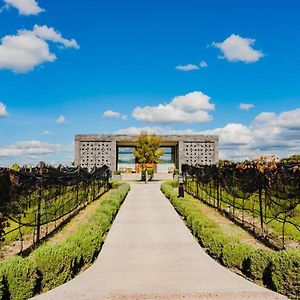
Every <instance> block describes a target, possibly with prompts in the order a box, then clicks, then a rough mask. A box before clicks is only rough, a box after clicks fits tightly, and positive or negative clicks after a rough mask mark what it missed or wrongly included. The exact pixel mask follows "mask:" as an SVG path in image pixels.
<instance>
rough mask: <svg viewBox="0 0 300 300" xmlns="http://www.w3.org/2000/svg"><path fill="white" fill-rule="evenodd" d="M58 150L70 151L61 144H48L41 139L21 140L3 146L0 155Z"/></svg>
mask: <svg viewBox="0 0 300 300" xmlns="http://www.w3.org/2000/svg"><path fill="white" fill-rule="evenodd" d="M58 151H69V148H68V147H67V146H64V145H60V144H53V145H52V144H48V143H43V142H41V141H36V140H33V141H20V142H16V143H15V144H11V145H8V146H4V147H1V149H0V157H14V156H28V155H37V154H50V153H54V152H58Z"/></svg>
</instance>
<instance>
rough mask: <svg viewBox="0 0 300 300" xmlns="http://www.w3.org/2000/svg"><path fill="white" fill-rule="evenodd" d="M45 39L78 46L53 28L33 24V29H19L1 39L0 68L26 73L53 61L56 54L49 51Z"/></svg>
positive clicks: (65, 45)
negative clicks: (15, 32)
mask: <svg viewBox="0 0 300 300" xmlns="http://www.w3.org/2000/svg"><path fill="white" fill-rule="evenodd" d="M51 33H52V35H51ZM59 37H60V38H59ZM45 40H50V41H52V42H55V43H60V44H62V45H63V46H64V47H73V48H76V49H78V47H79V46H78V44H77V43H76V41H75V40H73V39H72V40H67V39H64V38H62V37H61V35H60V33H58V32H56V31H55V30H54V29H53V28H48V27H47V26H38V25H35V26H34V29H33V31H30V30H19V31H18V32H17V34H16V35H6V36H4V37H3V38H2V39H1V44H0V69H7V70H11V71H13V72H15V73H26V72H29V71H32V70H33V69H34V68H35V67H36V66H38V65H41V64H43V63H46V62H54V61H55V60H56V56H55V54H53V53H51V52H50V50H49V45H48V43H47V42H46V41H45Z"/></svg>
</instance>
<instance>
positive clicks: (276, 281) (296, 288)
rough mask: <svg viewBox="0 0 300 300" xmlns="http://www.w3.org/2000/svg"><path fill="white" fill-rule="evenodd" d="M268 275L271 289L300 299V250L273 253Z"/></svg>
mask: <svg viewBox="0 0 300 300" xmlns="http://www.w3.org/2000/svg"><path fill="white" fill-rule="evenodd" d="M270 275H271V286H270V287H271V288H273V289H274V290H275V291H277V292H279V293H282V294H285V295H287V296H288V297H291V298H294V299H300V249H299V248H297V249H290V250H286V251H280V252H277V253H275V255H273V259H272V262H271V268H270Z"/></svg>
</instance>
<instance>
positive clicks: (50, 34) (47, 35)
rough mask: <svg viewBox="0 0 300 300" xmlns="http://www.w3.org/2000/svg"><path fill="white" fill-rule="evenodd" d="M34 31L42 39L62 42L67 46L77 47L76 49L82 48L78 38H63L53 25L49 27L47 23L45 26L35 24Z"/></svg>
mask: <svg viewBox="0 0 300 300" xmlns="http://www.w3.org/2000/svg"><path fill="white" fill-rule="evenodd" d="M32 32H33V34H34V35H36V36H37V37H38V38H40V39H42V40H45V41H50V42H53V43H58V44H61V45H63V46H64V47H65V48H75V49H79V48H80V47H79V45H78V43H77V42H76V40H74V39H70V40H68V39H65V38H63V37H62V35H61V33H60V32H58V31H56V30H55V29H54V28H53V27H48V26H47V25H43V26H39V25H34V27H33V31H32Z"/></svg>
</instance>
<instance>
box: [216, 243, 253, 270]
mask: <svg viewBox="0 0 300 300" xmlns="http://www.w3.org/2000/svg"><path fill="white" fill-rule="evenodd" d="M253 251H254V249H253V248H252V247H251V246H249V245H246V244H242V243H240V242H239V241H236V240H234V241H230V242H227V243H226V244H225V245H224V247H223V250H222V257H221V261H222V263H223V264H224V265H225V266H227V267H230V268H237V269H239V270H243V264H244V262H245V261H246V259H248V257H249V255H250V254H251V253H252V252H253Z"/></svg>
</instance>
